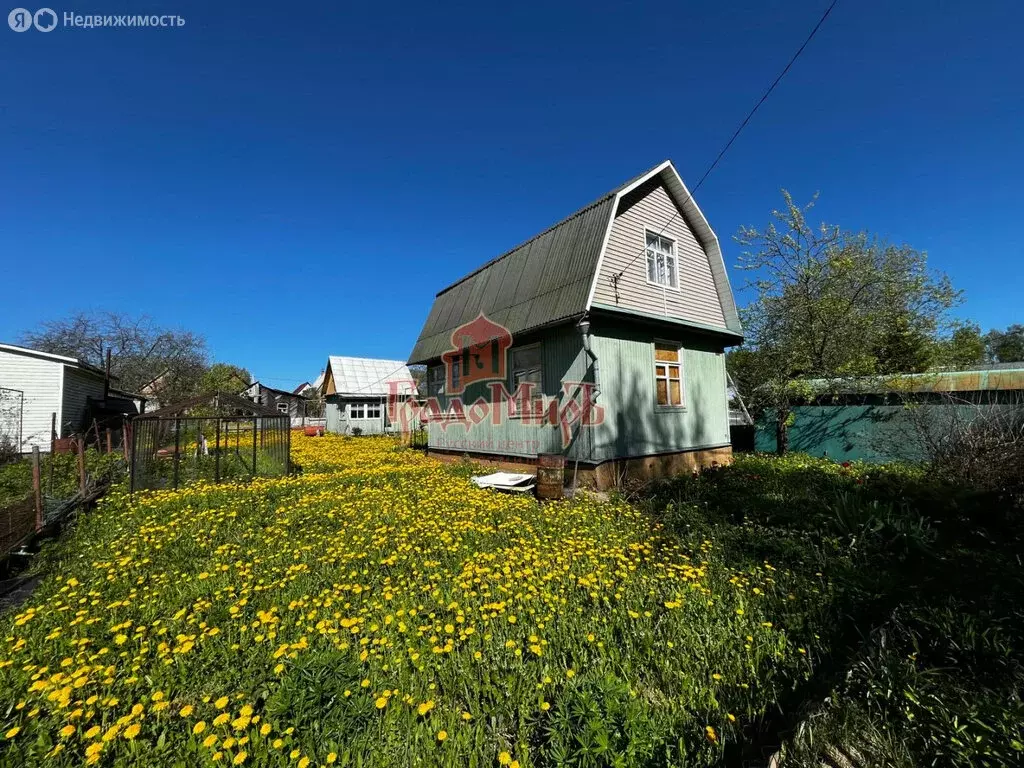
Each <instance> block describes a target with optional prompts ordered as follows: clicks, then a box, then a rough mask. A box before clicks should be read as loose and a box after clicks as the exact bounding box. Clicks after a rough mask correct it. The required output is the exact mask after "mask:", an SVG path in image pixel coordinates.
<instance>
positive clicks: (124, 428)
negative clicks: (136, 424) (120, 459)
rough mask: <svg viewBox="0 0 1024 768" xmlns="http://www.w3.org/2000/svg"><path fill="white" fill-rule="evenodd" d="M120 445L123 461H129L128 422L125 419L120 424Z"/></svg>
mask: <svg viewBox="0 0 1024 768" xmlns="http://www.w3.org/2000/svg"><path fill="white" fill-rule="evenodd" d="M121 447H122V448H123V449H124V460H125V462H129V461H131V457H130V456H129V455H128V422H127V421H125V422H123V423H122V424H121Z"/></svg>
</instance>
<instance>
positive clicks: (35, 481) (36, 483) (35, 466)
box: [32, 445, 52, 533]
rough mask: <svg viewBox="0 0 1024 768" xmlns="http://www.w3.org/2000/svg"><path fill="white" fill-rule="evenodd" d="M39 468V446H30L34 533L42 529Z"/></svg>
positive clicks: (41, 487)
mask: <svg viewBox="0 0 1024 768" xmlns="http://www.w3.org/2000/svg"><path fill="white" fill-rule="evenodd" d="M51 461H52V459H51ZM41 475H42V473H41V471H40V468H39V446H38V445H33V446H32V497H33V499H34V500H35V503H36V533H38V532H39V531H41V530H42V529H43V483H42V476H41Z"/></svg>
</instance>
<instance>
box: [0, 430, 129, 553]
mask: <svg viewBox="0 0 1024 768" xmlns="http://www.w3.org/2000/svg"><path fill="white" fill-rule="evenodd" d="M70 442H71V445H72V451H71V452H69V453H51V454H41V455H37V456H35V457H33V456H18V457H17V458H16V459H14V460H11V461H7V462H4V463H3V464H0V557H3V556H5V555H7V554H8V553H9V552H10V551H11V550H13V549H16V548H17V547H18V546H19V545H20V544H22V543H23V542H25V541H26V540H27V539H29V538H30V537H31V536H32V535H33V534H34V533H36V532H38V531H39V530H41V529H42V528H45V527H47V526H49V525H51V524H53V523H56V522H58V521H60V520H62V519H63V518H64V517H66V516H67V515H68V514H69V513H70V512H71V511H73V510H74V509H75V508H77V507H78V505H79V504H80V503H81V502H82V501H84V500H89V499H92V498H94V497H96V496H98V495H99V494H100V493H102V491H103V489H105V488H106V487H107V486H109V485H110V484H111V483H114V482H118V481H120V480H122V479H123V478H124V477H125V475H126V470H127V463H126V462H125V460H124V454H123V453H122V452H121V451H119V450H113V451H111V452H107V451H105V450H103V449H102V448H97V447H92V448H88V449H87V448H86V447H85V443H84V439H83V438H81V437H78V438H73V439H71V440H70ZM36 460H38V464H36ZM36 488H38V500H37V496H36V490H35V489H36Z"/></svg>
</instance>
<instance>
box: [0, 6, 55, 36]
mask: <svg viewBox="0 0 1024 768" xmlns="http://www.w3.org/2000/svg"><path fill="white" fill-rule="evenodd" d="M7 26H9V27H10V28H11V29H13V30H14V31H15V32H27V31H28V30H30V29H32V27H35V28H36V29H38V30H39V31H40V32H52V31H53V30H54V29H56V28H57V12H56V11H54V10H53V9H52V8H40V9H39V10H38V11H36V12H35V13H32V11H30V10H28V9H27V8H15V9H14V10H13V11H11V12H10V13H9V14H7Z"/></svg>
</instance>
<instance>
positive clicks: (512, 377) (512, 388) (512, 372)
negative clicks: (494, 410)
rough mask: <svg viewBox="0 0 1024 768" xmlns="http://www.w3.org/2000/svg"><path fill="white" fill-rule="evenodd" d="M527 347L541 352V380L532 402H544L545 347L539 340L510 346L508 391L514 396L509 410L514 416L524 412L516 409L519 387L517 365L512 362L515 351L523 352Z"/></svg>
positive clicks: (537, 383) (539, 365) (539, 366)
mask: <svg viewBox="0 0 1024 768" xmlns="http://www.w3.org/2000/svg"><path fill="white" fill-rule="evenodd" d="M526 349H536V350H537V351H538V352H539V354H540V363H539V364H538V369H539V371H540V381H539V382H535V383H536V385H537V386H536V388H535V389H534V391H535V392H536V393H537V394H535V395H534V397H533V401H532V403H535V402H537V401H540V402H541V403H543V402H544V348H543V347H542V345H541V342H539V341H537V342H534V343H533V344H522V345H519V346H515V347H509V349H508V391H509V393H510V394H512V395H513V398H512V400H511V403H510V405H509V411H510V413H511V414H512V416H513V417H520V416H522V414H521V413H520V412H519V411H518V410H516V399H515V397H514V395H515V393H516V389H517V386H516V369H515V366H514V365H513V364H512V360H513V357H514V353H515V352H521V351H523V350H526ZM532 403H531V404H532Z"/></svg>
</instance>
